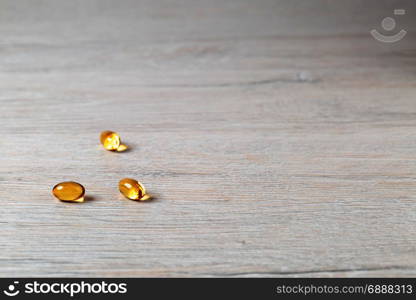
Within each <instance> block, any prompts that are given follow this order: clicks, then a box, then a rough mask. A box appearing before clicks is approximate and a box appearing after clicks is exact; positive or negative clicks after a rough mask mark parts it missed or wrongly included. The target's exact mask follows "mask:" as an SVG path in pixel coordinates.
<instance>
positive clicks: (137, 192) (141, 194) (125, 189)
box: [118, 178, 150, 201]
mask: <svg viewBox="0 0 416 300" xmlns="http://www.w3.org/2000/svg"><path fill="white" fill-rule="evenodd" d="M118 188H119V190H120V193H121V194H122V195H123V196H124V197H126V198H128V199H130V200H136V201H146V200H149V199H150V196H149V194H146V189H145V187H144V186H143V185H142V184H141V183H140V182H138V181H137V180H135V179H132V178H124V179H121V180H120V182H119V184H118Z"/></svg>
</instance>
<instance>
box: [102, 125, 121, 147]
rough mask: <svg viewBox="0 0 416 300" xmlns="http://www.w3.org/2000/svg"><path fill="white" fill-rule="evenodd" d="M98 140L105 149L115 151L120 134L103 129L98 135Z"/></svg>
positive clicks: (118, 143)
mask: <svg viewBox="0 0 416 300" xmlns="http://www.w3.org/2000/svg"><path fill="white" fill-rule="evenodd" d="M100 142H101V144H102V145H103V146H104V148H105V149H106V150H109V151H117V149H119V148H120V144H121V140H120V136H119V135H118V134H117V133H115V132H113V131H109V130H106V131H103V132H101V135H100Z"/></svg>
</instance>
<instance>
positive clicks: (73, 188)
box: [52, 181, 85, 202]
mask: <svg viewBox="0 0 416 300" xmlns="http://www.w3.org/2000/svg"><path fill="white" fill-rule="evenodd" d="M52 194H53V195H54V196H55V197H56V198H58V199H59V200H61V201H70V202H84V195H85V188H84V187H83V186H82V185H81V184H79V183H78V182H74V181H66V182H61V183H58V184H57V185H55V186H54V187H53V189H52Z"/></svg>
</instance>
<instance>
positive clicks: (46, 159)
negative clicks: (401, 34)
mask: <svg viewBox="0 0 416 300" xmlns="http://www.w3.org/2000/svg"><path fill="white" fill-rule="evenodd" d="M393 2H394V1H374V0H371V1H358V0H354V1H325V0H313V1H306V0H304V1H300V0H298V1H289V0H286V1H272V0H260V1H237V0H235V1H233V0H225V1H224V0H221V1H220V0H215V1H202V0H201V1H191V0H187V1H150V0H148V1H0V8H1V9H0V37H1V40H0V90H1V93H0V134H1V138H0V200H1V206H0V226H1V234H0V276H207V277H210V276H416V252H415V250H416V235H415V229H416V102H415V101H416V81H415V77H416V39H415V38H414V37H415V35H414V31H412V29H414V28H415V27H414V24H415V23H414V21H415V19H416V18H414V17H413V16H414V13H415V10H414V8H415V6H414V5H413V6H412V7H410V6H411V5H412V3H411V2H413V4H414V1H402V2H400V1H399V2H400V3H399V4H400V5H402V6H403V7H394V5H395V4H397V2H395V3H393ZM394 8H406V9H407V15H406V16H402V17H398V16H397V17H396V18H397V25H398V26H400V27H402V28H404V29H406V30H408V31H409V32H408V35H407V36H406V37H405V38H404V39H403V40H402V41H400V42H398V43H394V44H384V43H380V42H377V41H375V40H374V39H373V38H372V37H371V36H370V34H369V30H370V29H372V28H379V27H380V21H381V20H382V18H384V17H386V16H393V14H392V9H394ZM411 8H413V11H412V10H411ZM412 14H413V16H412ZM412 22H413V23H412ZM377 26H378V27H377ZM106 129H110V130H114V131H117V132H119V133H120V135H121V137H122V139H123V140H124V141H125V143H126V144H127V145H128V146H129V147H130V150H129V151H128V152H125V153H111V152H107V151H105V150H103V149H102V148H101V147H100V145H99V143H98V137H99V134H100V132H101V131H102V130H106ZM123 177H133V178H136V179H138V180H140V181H141V182H143V183H144V184H145V185H146V187H147V188H148V190H149V191H150V192H151V193H152V194H153V195H155V199H154V201H152V202H147V203H138V202H134V201H129V200H127V199H125V198H123V197H122V196H121V195H120V193H119V191H118V181H119V179H121V178H123ZM66 180H74V181H78V182H80V183H82V184H83V185H84V186H85V187H86V190H87V195H88V198H87V200H88V201H87V202H85V203H83V204H68V203H63V202H59V201H58V200H56V199H54V198H53V197H52V195H51V189H52V187H53V186H54V185H55V184H56V183H58V182H60V181H66Z"/></svg>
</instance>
